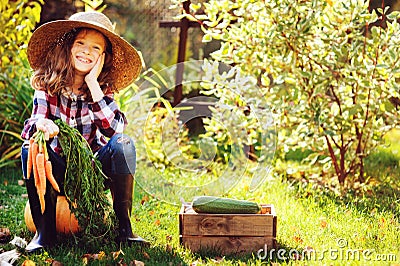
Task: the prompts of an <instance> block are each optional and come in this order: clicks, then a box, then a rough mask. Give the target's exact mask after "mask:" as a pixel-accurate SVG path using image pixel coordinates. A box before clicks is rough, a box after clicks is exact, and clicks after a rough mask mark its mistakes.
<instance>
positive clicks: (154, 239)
mask: <svg viewBox="0 0 400 266" xmlns="http://www.w3.org/2000/svg"><path fill="white" fill-rule="evenodd" d="M397 134H399V135H397ZM399 138H400V133H399V132H398V131H396V132H394V133H392V134H390V135H388V137H387V140H388V142H390V143H391V145H390V146H388V147H381V148H379V149H378V150H377V151H375V152H374V153H373V154H372V155H371V156H370V157H369V158H368V160H366V169H367V171H368V173H369V174H370V175H371V176H373V177H374V180H375V181H374V182H372V183H370V184H365V185H363V187H361V188H358V189H354V190H348V191H345V192H343V191H342V192H341V193H338V191H332V190H328V189H324V188H323V187H322V186H320V185H318V186H317V185H316V184H317V183H314V184H313V183H306V182H302V181H299V180H301V179H294V180H293V179H290V180H288V179H287V178H286V177H285V176H281V175H278V174H277V173H271V175H270V176H269V178H268V179H267V180H266V181H265V182H263V183H262V184H261V185H260V186H259V187H258V188H257V190H255V191H251V177H250V176H247V177H246V176H243V177H241V179H238V180H237V181H238V182H234V183H232V185H231V186H230V187H229V189H228V190H224V196H227V197H232V198H238V199H252V200H255V201H257V202H260V203H269V204H273V205H274V206H275V209H276V213H277V216H278V232H277V242H278V247H277V249H276V250H275V251H271V250H269V251H268V252H269V253H267V254H266V253H263V252H262V253H260V254H259V255H260V257H257V254H252V255H247V256H236V257H235V256H225V257H223V256H219V255H218V254H217V252H213V251H207V252H203V253H200V254H195V253H192V252H191V251H190V250H187V249H185V248H183V247H182V246H181V245H180V244H179V220H178V213H179V210H180V206H179V205H180V204H179V200H178V199H177V198H178V197H179V196H182V197H184V199H185V200H186V201H190V200H191V195H193V194H194V193H196V189H195V188H193V187H188V188H186V189H185V187H182V188H183V189H182V188H180V187H179V185H181V186H184V185H188V184H192V183H194V184H196V185H201V184H203V183H204V182H209V181H208V180H213V178H211V177H210V176H207V174H204V173H202V174H201V175H199V173H195V172H194V173H193V174H192V175H190V174H188V175H181V173H180V172H179V171H178V172H172V171H169V172H168V171H164V172H163V171H159V170H155V169H154V167H152V166H151V165H145V164H143V163H141V162H138V172H137V174H136V178H137V180H138V182H139V185H136V187H135V194H134V202H133V210H132V225H133V229H134V231H135V232H136V233H138V234H139V235H141V236H143V237H144V238H146V239H148V240H149V241H150V242H151V246H150V247H148V248H140V247H137V246H133V247H127V246H121V247H120V246H117V245H116V244H115V243H114V242H113V241H111V240H110V239H105V240H104V244H102V245H99V246H95V247H89V246H87V245H85V243H82V242H79V241H77V242H76V241H75V239H74V238H73V237H65V236H64V237H59V239H58V240H59V243H60V244H59V245H58V246H57V247H55V248H53V249H49V250H46V252H45V253H42V254H37V255H29V256H28V255H26V254H23V255H22V256H21V259H20V260H19V261H18V265H21V264H22V262H23V261H24V260H25V259H30V260H33V261H34V262H36V264H37V265H48V264H49V263H48V262H45V261H49V259H54V260H57V261H60V262H62V263H63V264H64V265H84V260H83V257H84V256H85V254H97V253H100V252H104V254H105V255H104V258H103V259H102V260H89V262H88V264H89V265H120V264H118V263H122V262H123V263H126V264H127V265H130V263H131V262H133V261H135V260H137V261H142V262H144V263H145V265H271V264H272V263H276V264H274V265H399V263H400V234H399V233H398V232H399V231H400V223H399V219H400V190H399V186H398V184H399V170H398V166H399V165H398V163H399V153H398V152H397V151H398V150H399V148H400V144H397V139H399ZM288 165H289V164H288ZM248 167H249V169H251V165H248ZM242 168H243V166H242ZM239 170H240V169H236V170H234V171H232V172H229V171H228V169H223V168H221V169H220V170H219V171H221V173H222V172H224V171H225V172H226V173H228V174H227V176H232V177H234V175H235V173H236V174H237V175H239ZM235 171H236V172H235ZM241 174H242V173H240V175H241ZM196 177H197V178H201V179H202V180H196ZM179 178H181V179H183V180H179ZM19 179H21V171H20V170H19V169H7V170H4V169H2V172H1V173H0V228H1V227H7V228H9V229H10V231H11V234H12V236H13V237H14V236H19V237H22V238H25V239H26V240H28V241H29V240H30V239H31V238H32V236H33V234H32V233H30V232H29V231H28V230H27V229H26V226H25V223H24V217H23V210H24V206H25V203H26V201H27V198H26V196H24V194H25V193H26V190H25V187H24V186H21V185H18V180H19ZM178 181H179V182H178ZM207 189H211V186H210V187H205V188H203V189H202V190H198V192H199V193H200V194H204V193H207ZM184 190H186V191H184ZM172 199H175V200H176V201H175V202H174V201H173V200H172ZM169 202H173V203H174V204H171V203H169ZM13 248H14V246H12V245H11V244H5V245H3V246H1V245H0V252H2V251H7V250H10V249H13ZM119 250H121V251H122V252H121V253H120V254H119V256H118V258H117V259H113V257H112V254H113V252H116V251H119ZM278 250H279V252H280V253H278ZM304 251H309V252H310V257H309V259H308V260H305V257H304V256H303V257H301V256H300V257H299V256H297V260H296V259H295V257H296V256H291V257H288V258H287V259H282V255H285V256H287V255H288V254H289V252H291V253H292V255H293V254H294V253H295V252H298V253H299V254H300V255H305V253H304ZM283 252H285V253H283ZM270 254H271V255H272V256H271V257H270ZM363 254H364V255H365V256H368V257H363ZM279 255H280V256H279ZM378 258H382V259H385V260H379V261H378V260H377V259H378ZM396 263H397V264H396Z"/></svg>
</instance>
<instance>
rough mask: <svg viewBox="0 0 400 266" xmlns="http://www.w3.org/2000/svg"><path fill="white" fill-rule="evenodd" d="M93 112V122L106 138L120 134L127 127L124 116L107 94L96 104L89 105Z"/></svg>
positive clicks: (110, 95)
mask: <svg viewBox="0 0 400 266" xmlns="http://www.w3.org/2000/svg"><path fill="white" fill-rule="evenodd" d="M89 109H90V110H91V111H92V112H93V116H94V117H93V121H94V123H95V124H96V126H97V128H98V129H99V130H100V132H101V133H102V134H103V135H104V136H106V137H112V136H113V135H115V134H117V133H122V132H123V131H124V129H125V127H126V125H127V120H126V117H125V115H124V114H123V113H122V112H121V111H120V110H119V108H118V105H117V103H116V102H115V101H114V98H113V95H112V94H107V95H106V96H104V97H103V99H101V100H100V101H98V102H93V103H91V104H89Z"/></svg>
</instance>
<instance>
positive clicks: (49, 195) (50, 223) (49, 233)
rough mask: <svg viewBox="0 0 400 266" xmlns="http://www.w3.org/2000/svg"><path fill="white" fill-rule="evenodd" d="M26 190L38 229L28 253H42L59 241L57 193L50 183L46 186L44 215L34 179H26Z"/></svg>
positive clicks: (27, 250)
mask: <svg viewBox="0 0 400 266" xmlns="http://www.w3.org/2000/svg"><path fill="white" fill-rule="evenodd" d="M25 181H26V182H25V183H26V190H27V192H28V199H29V205H30V208H31V214H32V220H33V222H34V224H35V227H36V234H35V236H34V237H33V239H32V240H31V242H30V243H29V244H28V245H27V246H26V248H25V251H26V252H28V253H32V252H36V251H41V250H42V249H43V248H49V247H52V246H53V245H54V244H55V243H56V240H57V231H56V204H57V193H56V192H55V191H54V190H53V189H52V188H50V186H51V185H50V183H49V182H47V184H46V194H45V196H44V198H45V211H44V213H43V214H42V211H41V207H40V201H39V196H38V194H37V191H36V187H35V180H34V178H33V177H31V178H30V179H25Z"/></svg>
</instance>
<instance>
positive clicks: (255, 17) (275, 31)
mask: <svg viewBox="0 0 400 266" xmlns="http://www.w3.org/2000/svg"><path fill="white" fill-rule="evenodd" d="M203 7H204V12H205V15H191V14H187V16H188V17H189V18H190V19H192V20H197V21H199V23H201V24H202V25H203V30H204V32H205V36H204V38H203V40H204V41H209V40H212V39H216V40H220V41H221V48H220V49H219V50H218V51H216V52H214V53H213V54H212V56H213V58H214V59H216V60H220V61H222V62H224V63H227V64H232V65H235V66H236V67H237V68H240V69H241V71H242V72H243V73H244V74H246V75H251V76H253V77H256V78H257V79H258V85H259V87H258V88H257V87H255V89H257V90H261V92H262V93H263V95H264V97H265V99H266V101H267V102H268V103H269V104H270V108H272V110H273V111H274V113H275V115H276V118H277V121H279V122H278V126H279V134H278V137H279V144H278V147H280V151H281V152H282V153H283V154H284V153H286V152H288V151H289V150H292V149H296V148H303V149H307V150H308V151H309V153H310V155H309V156H308V157H307V160H308V162H309V163H310V164H311V165H313V164H316V163H320V164H321V165H322V166H323V171H324V172H327V173H334V174H335V175H336V176H337V180H338V182H339V183H340V184H341V185H343V184H344V183H345V181H346V180H347V181H352V182H353V181H360V182H363V181H365V178H366V174H365V171H364V158H365V157H366V156H367V155H368V154H369V153H370V152H371V151H372V150H373V148H374V147H376V146H377V145H378V144H380V143H381V142H382V139H383V136H384V135H385V134H386V133H387V132H388V131H389V130H390V129H392V128H393V127H396V126H398V125H399V122H400V120H399V116H398V113H397V110H396V108H395V106H394V105H393V104H392V102H391V101H390V100H389V99H390V98H391V97H398V95H399V85H398V84H397V81H398V78H399V77H400V60H399V59H400V57H399V55H400V46H399V42H400V28H399V24H398V22H397V19H398V18H399V13H398V12H392V13H390V14H387V12H386V11H387V10H380V13H381V14H383V15H384V16H385V19H386V27H385V28H383V27H377V26H371V25H373V24H374V23H375V22H376V21H377V20H379V19H381V18H380V17H379V16H378V15H377V14H376V12H375V11H372V12H369V10H368V1H363V0H350V1H347V0H337V1H331V0H328V1H317V0H312V1H304V0H295V1H291V0H281V1H277V0H275V1H254V0H240V1H230V0H223V1H215V0H212V1H209V2H208V3H204V4H203ZM196 8H200V5H192V9H196ZM243 93H248V94H252V93H254V92H252V91H251V90H250V91H249V90H248V91H247V92H243ZM349 177H351V179H350V180H349Z"/></svg>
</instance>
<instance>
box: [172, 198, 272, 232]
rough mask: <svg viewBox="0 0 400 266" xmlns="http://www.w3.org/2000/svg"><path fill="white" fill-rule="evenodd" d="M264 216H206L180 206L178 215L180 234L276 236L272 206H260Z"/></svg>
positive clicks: (206, 214) (187, 207)
mask: <svg viewBox="0 0 400 266" xmlns="http://www.w3.org/2000/svg"><path fill="white" fill-rule="evenodd" d="M261 206H262V208H264V209H265V211H266V212H267V213H266V214H208V213H195V212H193V211H190V207H191V206H190V205H189V206H186V207H185V206H182V209H181V213H180V214H179V219H180V221H179V223H180V234H181V235H185V236H189V235H205V236H207V235H210V236H211V235H225V236H274V237H275V236H276V214H275V209H274V207H273V205H266V204H261ZM188 210H189V211H188Z"/></svg>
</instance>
